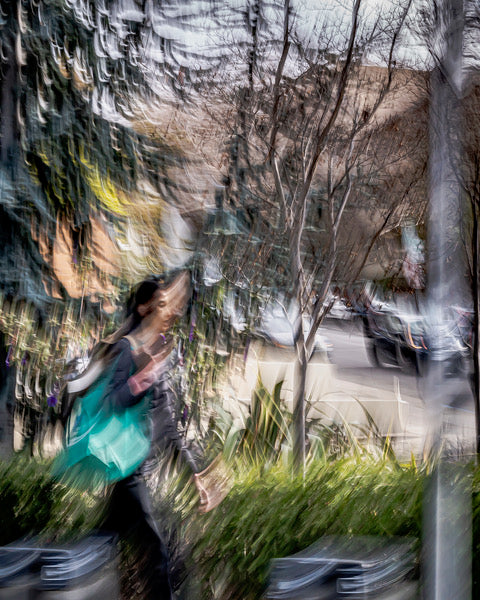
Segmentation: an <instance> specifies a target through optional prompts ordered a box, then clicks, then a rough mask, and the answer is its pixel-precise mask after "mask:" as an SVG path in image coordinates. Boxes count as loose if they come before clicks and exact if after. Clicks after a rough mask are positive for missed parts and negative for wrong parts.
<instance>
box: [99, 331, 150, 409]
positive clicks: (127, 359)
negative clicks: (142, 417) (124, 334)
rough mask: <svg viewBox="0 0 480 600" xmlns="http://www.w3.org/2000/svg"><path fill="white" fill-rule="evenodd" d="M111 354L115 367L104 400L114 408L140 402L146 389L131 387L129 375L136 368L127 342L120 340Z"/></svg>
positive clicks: (123, 339)
mask: <svg viewBox="0 0 480 600" xmlns="http://www.w3.org/2000/svg"><path fill="white" fill-rule="evenodd" d="M112 354H113V358H112V360H114V361H116V367H115V371H114V373H113V377H112V383H111V385H110V388H109V390H108V392H107V395H106V399H108V400H109V401H110V403H111V405H112V406H113V407H114V408H127V407H129V406H133V405H134V404H137V402H140V400H141V399H142V398H143V397H144V396H145V392H146V390H147V389H148V388H145V389H137V388H135V386H134V385H132V381H131V380H132V375H131V374H132V372H133V371H134V370H135V369H136V366H135V363H134V360H133V354H132V349H131V348H130V343H129V341H128V340H127V339H125V338H122V339H121V340H120V341H119V342H117V343H116V344H115V346H113V348H112Z"/></svg>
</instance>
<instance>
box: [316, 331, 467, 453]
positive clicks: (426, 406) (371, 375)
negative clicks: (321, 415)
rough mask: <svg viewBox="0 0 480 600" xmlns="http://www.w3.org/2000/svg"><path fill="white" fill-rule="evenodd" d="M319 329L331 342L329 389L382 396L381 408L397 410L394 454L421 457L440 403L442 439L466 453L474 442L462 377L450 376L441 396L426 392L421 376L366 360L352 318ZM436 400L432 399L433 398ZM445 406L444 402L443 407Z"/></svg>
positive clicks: (363, 398)
mask: <svg viewBox="0 0 480 600" xmlns="http://www.w3.org/2000/svg"><path fill="white" fill-rule="evenodd" d="M321 333H322V334H323V335H324V336H325V337H326V338H328V340H329V341H330V342H331V344H332V346H333V349H332V362H333V364H334V388H335V391H336V393H337V394H340V393H343V394H345V395H351V396H352V397H355V398H358V399H359V400H360V401H364V402H365V401H366V400H367V399H369V398H370V399H372V398H374V399H377V400H379V399H382V400H384V401H385V404H384V408H383V410H385V411H389V410H398V409H399V408H400V412H401V415H402V419H401V423H402V429H403V431H401V430H400V431H399V430H398V428H397V431H395V432H393V433H394V435H393V436H392V437H393V439H394V442H395V447H396V450H397V451H398V453H399V454H400V455H405V456H409V455H410V453H411V452H413V453H414V454H415V455H417V456H418V455H421V454H422V452H423V450H424V445H425V439H426V436H427V435H428V434H429V426H430V425H431V424H432V422H433V418H434V414H436V413H437V412H438V410H439V408H440V407H441V411H442V416H443V431H444V439H445V440H446V442H447V443H448V444H449V446H451V447H452V449H453V448H454V449H456V450H459V449H460V450H461V451H462V452H469V451H470V450H471V447H472V446H473V443H474V404H473V396H472V393H471V389H470V385H469V382H468V378H467V377H460V378H455V379H454V378H452V379H449V380H447V381H446V383H445V385H444V386H442V390H441V394H437V398H435V397H434V396H435V394H432V393H429V390H428V389H427V378H425V377H418V376H417V375H415V374H414V373H404V372H402V371H401V370H400V369H399V368H397V367H393V366H382V367H375V366H372V365H371V363H370V362H369V359H368V356H367V352H366V346H365V339H364V336H363V332H362V329H361V327H360V324H359V322H358V321H356V320H338V319H335V320H334V319H328V320H327V321H326V322H325V323H324V325H323V326H322V328H321ZM440 395H441V396H442V398H438V396H440ZM446 404H448V406H447V405H446Z"/></svg>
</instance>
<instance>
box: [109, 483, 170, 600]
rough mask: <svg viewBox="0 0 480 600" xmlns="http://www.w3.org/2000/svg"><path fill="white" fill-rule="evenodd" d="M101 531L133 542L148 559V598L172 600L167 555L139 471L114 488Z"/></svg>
mask: <svg viewBox="0 0 480 600" xmlns="http://www.w3.org/2000/svg"><path fill="white" fill-rule="evenodd" d="M102 528H103V529H105V530H107V531H111V532H115V533H118V534H119V536H120V538H128V539H130V540H131V541H132V542H133V543H134V544H136V545H137V548H138V550H139V552H138V554H139V556H142V557H145V578H146V580H147V585H148V592H147V596H146V598H148V599H150V598H151V599H152V600H153V599H155V600H171V599H172V589H171V585H170V578H169V573H168V555H167V551H166V548H165V544H164V543H163V540H162V537H161V535H160V532H159V530H158V526H157V524H156V522H155V519H154V518H153V507H152V502H151V499H150V495H149V493H148V489H147V485H146V483H145V479H144V478H143V476H142V475H141V474H140V473H139V472H138V471H136V472H135V473H133V475H130V476H129V477H127V478H126V479H123V480H121V481H118V482H117V483H115V484H114V487H113V490H112V495H111V498H110V508H109V513H108V515H107V518H106V520H105V522H104V524H103V525H102Z"/></svg>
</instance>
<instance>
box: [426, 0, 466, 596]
mask: <svg viewBox="0 0 480 600" xmlns="http://www.w3.org/2000/svg"><path fill="white" fill-rule="evenodd" d="M434 1H435V2H437V6H436V8H437V9H438V10H437V12H436V19H437V21H436V23H435V27H434V28H433V29H434V30H435V31H434V32H433V34H432V36H433V39H430V40H429V43H430V44H431V50H432V53H431V56H432V58H433V59H434V61H435V63H434V68H433V71H432V72H431V98H430V164H429V176H430V198H429V199H430V203H429V219H428V236H427V242H428V260H427V323H428V332H427V337H428V339H429V368H428V374H427V395H426V411H427V418H428V421H427V422H428V426H429V431H428V435H427V449H428V451H429V452H430V459H431V460H433V469H432V473H431V476H430V477H429V480H428V483H427V486H426V490H425V496H424V527H423V532H424V539H423V567H424V568H423V575H424V586H423V590H424V595H423V597H424V600H471V597H472V587H471V581H472V571H471V556H472V539H471V538H472V509H471V483H470V478H469V476H468V473H467V467H466V460H465V456H462V448H461V447H457V448H452V447H451V446H450V448H449V447H448V446H449V444H448V443H446V442H447V439H446V431H445V429H446V428H445V423H446V421H445V417H446V414H447V412H449V413H450V414H451V412H452V408H451V404H452V400H453V397H452V393H453V392H452V391H451V386H450V388H449V385H448V380H447V375H446V366H447V363H448V360H449V358H451V356H452V352H453V348H452V343H451V341H452V327H453V322H452V319H451V316H450V314H449V310H448V308H449V306H451V304H452V302H454V301H455V299H461V298H464V297H465V294H466V286H465V277H464V273H463V272H464V270H465V269H464V268H463V267H464V265H465V262H464V258H463V256H461V255H460V252H459V248H460V247H461V244H460V243H459V241H460V240H459V235H460V231H461V229H460V222H461V218H462V212H463V202H462V183H461V175H460V173H461V172H462V115H461V109H462V107H461V103H462V94H463V81H462V80H463V68H462V66H463V28H464V23H463V0H434ZM455 441H457V440H455ZM457 442H458V441H457Z"/></svg>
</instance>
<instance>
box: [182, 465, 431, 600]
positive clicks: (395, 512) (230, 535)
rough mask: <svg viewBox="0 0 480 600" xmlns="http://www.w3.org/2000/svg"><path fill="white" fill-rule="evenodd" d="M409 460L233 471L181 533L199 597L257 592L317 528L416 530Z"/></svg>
mask: <svg viewBox="0 0 480 600" xmlns="http://www.w3.org/2000/svg"><path fill="white" fill-rule="evenodd" d="M419 475H420V474H419V472H418V471H417V469H416V467H415V465H413V464H411V465H406V466H399V465H397V464H396V463H394V462H392V461H390V460H384V461H378V460H376V459H373V458H370V459H368V458H367V457H363V459H362V460H358V459H356V458H351V457H349V458H344V459H341V460H338V461H335V462H333V463H331V462H319V461H316V462H315V463H312V464H310V466H309V467H308V469H307V471H306V473H305V478H303V477H301V476H292V475H291V472H290V469H289V468H288V467H285V466H284V465H278V466H277V467H275V468H272V469H271V470H270V471H268V472H267V473H263V476H262V477H261V478H260V476H259V471H258V469H255V468H253V469H251V470H250V471H246V472H244V473H242V474H241V476H239V477H238V479H237V483H236V485H235V486H234V488H233V490H232V491H231V492H230V494H229V495H228V497H227V498H226V499H225V500H224V501H223V503H222V504H221V505H220V506H219V507H217V508H216V509H215V510H214V511H212V513H210V514H207V515H204V516H197V517H195V519H194V520H193V522H192V523H191V528H192V530H191V531H190V532H187V534H186V535H188V537H189V538H190V539H194V540H197V541H196V543H195V548H194V558H195V561H196V562H197V563H198V565H199V567H200V570H201V572H202V581H203V584H204V596H205V597H215V598H222V600H224V599H226V598H238V599H240V598H242V599H245V600H246V599H248V598H259V597H260V595H261V593H262V591H263V590H264V588H265V585H266V582H267V577H268V571H269V566H270V561H271V560H272V559H273V558H279V557H282V556H288V555H290V554H292V553H294V552H297V551H299V550H301V549H303V548H305V547H307V546H309V545H310V544H312V543H313V542H315V541H317V540H318V538H320V537H321V536H322V535H327V534H328V535H331V534H342V535H382V536H395V535H408V536H413V537H419V535H420V526H421V497H422V486H423V477H421V476H419Z"/></svg>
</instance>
